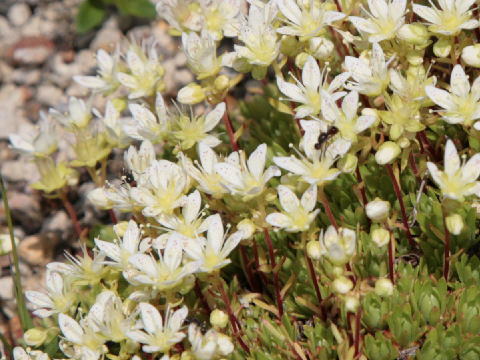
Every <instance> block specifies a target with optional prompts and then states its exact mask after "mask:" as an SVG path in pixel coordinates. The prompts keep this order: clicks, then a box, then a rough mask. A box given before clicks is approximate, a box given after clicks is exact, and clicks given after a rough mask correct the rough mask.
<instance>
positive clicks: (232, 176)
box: [215, 163, 243, 188]
mask: <svg viewBox="0 0 480 360" xmlns="http://www.w3.org/2000/svg"><path fill="white" fill-rule="evenodd" d="M215 171H216V172H217V173H218V174H219V175H220V176H221V177H222V178H223V180H225V181H226V182H227V183H229V184H232V185H234V186H235V187H239V188H241V187H243V182H242V173H241V172H240V170H239V169H238V168H237V167H236V166H233V165H230V164H227V163H217V164H215Z"/></svg>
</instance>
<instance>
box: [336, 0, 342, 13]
mask: <svg viewBox="0 0 480 360" xmlns="http://www.w3.org/2000/svg"><path fill="white" fill-rule="evenodd" d="M335 5H337V11H338V12H342V7H341V6H340V3H339V2H338V0H335Z"/></svg>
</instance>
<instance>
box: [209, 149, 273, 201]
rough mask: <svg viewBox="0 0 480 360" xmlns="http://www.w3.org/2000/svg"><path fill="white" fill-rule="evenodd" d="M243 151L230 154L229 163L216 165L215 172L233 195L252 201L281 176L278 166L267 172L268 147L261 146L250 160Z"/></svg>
mask: <svg viewBox="0 0 480 360" xmlns="http://www.w3.org/2000/svg"><path fill="white" fill-rule="evenodd" d="M245 157H246V156H245V152H243V151H242V150H240V151H238V152H234V153H232V154H230V156H229V159H228V160H227V162H223V163H217V164H215V171H216V172H217V173H218V174H219V175H220V176H221V177H222V179H223V181H222V185H224V186H225V187H226V188H227V189H228V190H229V191H230V192H231V193H232V194H234V195H236V194H238V195H240V196H243V197H244V199H251V198H253V197H255V196H258V195H260V194H261V193H262V192H263V190H264V188H265V185H266V184H267V182H268V181H269V180H270V179H271V178H272V177H274V176H280V170H279V169H278V168H277V167H276V166H270V167H269V168H268V169H267V170H265V162H266V159H267V145H266V144H261V145H259V146H258V147H257V148H256V149H255V151H254V152H252V153H251V154H250V156H249V158H248V160H246V159H245Z"/></svg>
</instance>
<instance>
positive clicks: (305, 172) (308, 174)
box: [273, 120, 351, 186]
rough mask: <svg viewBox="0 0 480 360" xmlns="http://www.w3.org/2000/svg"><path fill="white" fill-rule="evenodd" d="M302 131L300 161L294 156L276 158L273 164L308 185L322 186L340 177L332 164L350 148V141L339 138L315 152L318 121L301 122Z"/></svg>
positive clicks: (319, 129) (319, 130) (318, 133)
mask: <svg viewBox="0 0 480 360" xmlns="http://www.w3.org/2000/svg"><path fill="white" fill-rule="evenodd" d="M301 126H302V129H304V130H305V136H304V138H303V149H304V152H305V155H306V156H303V155H301V154H299V155H300V157H301V159H298V158H296V157H295V156H293V155H291V156H276V157H274V158H273V162H274V163H275V164H276V165H277V166H279V167H281V168H282V169H285V170H287V171H289V172H291V173H293V174H295V175H299V176H301V179H302V180H303V181H305V182H306V183H308V184H317V185H319V186H321V185H323V184H324V183H325V182H327V181H331V180H334V179H336V178H337V176H338V175H340V173H341V171H340V170H339V169H337V168H334V167H332V166H333V165H334V163H335V162H336V161H337V160H338V159H339V158H340V157H341V156H343V155H344V154H345V153H346V152H347V151H348V149H349V148H350V146H351V143H350V141H347V140H344V139H342V138H339V139H337V140H335V141H334V142H333V143H332V144H330V145H328V146H327V148H326V149H325V150H322V149H320V150H317V149H316V148H315V145H316V144H317V143H318V136H319V135H320V132H321V124H320V123H319V122H318V121H314V120H312V121H306V120H302V121H301Z"/></svg>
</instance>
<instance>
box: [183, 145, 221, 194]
mask: <svg viewBox="0 0 480 360" xmlns="http://www.w3.org/2000/svg"><path fill="white" fill-rule="evenodd" d="M197 153H198V157H199V159H200V162H198V161H195V162H192V160H191V159H190V158H187V157H186V156H185V155H184V154H183V153H180V154H179V155H180V159H181V161H182V166H183V169H184V170H185V172H186V173H187V174H188V176H190V177H191V178H193V179H194V180H195V181H196V182H197V189H198V190H200V191H202V192H204V193H206V194H209V195H212V196H213V197H215V198H220V197H221V196H222V195H223V194H225V193H226V189H225V188H224V187H223V186H222V185H221V181H222V177H221V176H220V175H219V174H218V173H217V172H216V171H215V166H216V164H217V163H218V162H219V159H218V157H217V154H216V153H215V151H213V150H212V149H211V148H210V146H208V145H206V144H204V143H199V144H198V149H197ZM194 164H195V165H196V166H195V165H194Z"/></svg>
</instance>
